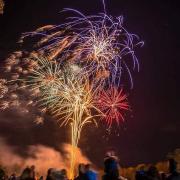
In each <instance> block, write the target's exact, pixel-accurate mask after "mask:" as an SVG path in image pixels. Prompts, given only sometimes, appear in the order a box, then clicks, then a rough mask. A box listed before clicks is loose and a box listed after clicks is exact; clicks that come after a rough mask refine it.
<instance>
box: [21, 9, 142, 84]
mask: <svg viewBox="0 0 180 180" xmlns="http://www.w3.org/2000/svg"><path fill="white" fill-rule="evenodd" d="M66 11H67V12H73V13H76V14H77V16H75V17H68V19H70V20H71V21H68V22H67V23H65V24H61V25H57V26H47V27H42V28H40V29H38V30H36V31H35V32H30V33H26V34H24V36H23V38H24V37H26V36H34V35H39V36H42V39H41V40H40V41H38V43H37V44H38V45H40V47H41V48H40V49H39V51H42V50H43V51H44V52H48V53H49V54H51V56H50V59H52V58H55V57H56V58H59V60H60V61H63V60H65V61H70V62H73V64H77V65H79V66H80V67H81V71H80V73H79V75H80V76H81V75H82V74H86V75H88V76H90V78H92V77H93V78H94V79H97V80H98V81H99V80H100V82H101V83H103V84H104V85H107V84H108V85H112V83H113V84H115V85H116V86H120V83H121V76H122V73H123V72H125V70H124V71H123V69H126V72H127V73H128V74H129V78H130V82H131V87H133V80H132V73H131V69H133V70H134V69H135V68H136V67H137V69H139V63H138V59H137V57H136V55H135V48H136V47H137V46H139V45H143V42H142V41H140V40H139V37H138V36H137V35H135V34H131V33H129V32H128V31H127V30H126V29H125V28H124V26H123V17H122V16H120V17H117V18H112V17H111V16H108V15H107V14H106V13H101V14H99V15H91V16H85V15H84V14H82V13H81V12H79V11H77V10H74V9H68V8H67V9H65V10H64V11H63V12H66ZM130 58H131V59H132V63H131V62H130V61H129V59H130ZM130 64H132V68H131V67H130Z"/></svg>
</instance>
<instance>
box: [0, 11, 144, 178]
mask: <svg viewBox="0 0 180 180" xmlns="http://www.w3.org/2000/svg"><path fill="white" fill-rule="evenodd" d="M64 12H70V13H76V14H77V16H75V17H69V18H68V19H70V21H68V22H66V23H64V24H61V25H56V26H55V25H47V26H44V27H41V28H39V29H37V30H36V31H34V32H29V33H25V34H23V36H22V38H21V39H20V42H23V41H24V40H25V39H26V37H29V36H30V37H37V38H38V40H37V43H36V44H35V46H34V50H35V52H33V53H25V54H28V56H27V57H23V56H24V55H23V52H16V53H14V54H13V55H11V57H9V58H8V59H7V60H6V61H5V65H4V69H5V73H6V74H8V78H9V79H10V80H8V81H7V80H5V79H1V80H0V98H1V102H0V109H1V110H5V109H7V108H9V107H10V106H21V107H22V106H23V107H27V108H26V109H25V110H27V111H29V109H28V107H31V109H32V107H36V106H38V113H37V112H36V116H35V122H36V123H37V124H42V123H43V121H44V119H43V115H44V114H45V113H46V112H47V111H48V112H49V113H51V114H52V115H53V116H54V117H55V118H56V119H57V120H58V122H60V123H61V125H67V124H70V125H71V130H72V138H71V140H72V147H73V150H72V158H71V175H70V176H71V178H73V176H74V175H73V172H74V165H75V158H76V157H75V148H76V147H77V146H78V141H79V139H80V134H81V130H82V128H83V127H84V125H86V124H87V123H91V122H95V123H96V122H97V119H98V117H100V119H101V120H105V122H106V123H107V126H108V127H111V126H112V125H113V123H114V122H116V123H117V124H118V125H119V124H120V122H121V121H124V117H123V113H124V112H125V111H128V110H129V109H130V106H129V104H128V102H127V95H126V94H124V92H123V90H122V88H121V85H122V84H123V81H122V76H123V75H124V74H125V73H127V74H128V77H129V79H130V84H131V85H130V86H131V88H132V87H133V80H132V72H131V71H132V70H134V69H135V68H136V67H137V69H139V63H138V60H137V57H136V56H135V53H134V51H135V48H136V47H137V46H138V45H140V46H141V45H143V42H141V41H139V38H138V36H136V35H134V34H130V33H128V32H127V30H126V29H125V28H124V27H123V17H122V16H120V17H117V18H116V19H113V18H112V17H111V16H108V15H107V14H106V13H101V14H99V15H92V16H85V15H84V14H82V13H81V12H79V11H77V10H74V9H65V10H64ZM130 59H131V61H130ZM131 64H132V65H131ZM130 65H131V66H130ZM19 91H21V92H20V93H19ZM27 93H29V94H30V95H29V96H28V97H27ZM25 97H26V100H24V99H25ZM9 98H10V99H11V100H10V99H9ZM22 99H23V100H22ZM24 104H26V105H24ZM36 111H37V110H36ZM33 112H34V110H33Z"/></svg>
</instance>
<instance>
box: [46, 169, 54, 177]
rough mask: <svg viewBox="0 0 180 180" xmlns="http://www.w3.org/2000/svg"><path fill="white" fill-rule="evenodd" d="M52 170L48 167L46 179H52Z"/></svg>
mask: <svg viewBox="0 0 180 180" xmlns="http://www.w3.org/2000/svg"><path fill="white" fill-rule="evenodd" d="M52 170H53V169H52V168H50V169H48V172H47V177H46V180H54V178H53V175H52Z"/></svg>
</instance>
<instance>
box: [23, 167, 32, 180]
mask: <svg viewBox="0 0 180 180" xmlns="http://www.w3.org/2000/svg"><path fill="white" fill-rule="evenodd" d="M20 180H32V178H31V168H29V167H26V168H25V169H24V170H23V172H22V174H21V176H20Z"/></svg>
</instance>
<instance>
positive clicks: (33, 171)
mask: <svg viewBox="0 0 180 180" xmlns="http://www.w3.org/2000/svg"><path fill="white" fill-rule="evenodd" d="M30 169H31V171H30V178H32V180H33V179H34V180H35V179H36V173H35V166H34V165H32V166H31V168H30Z"/></svg>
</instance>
